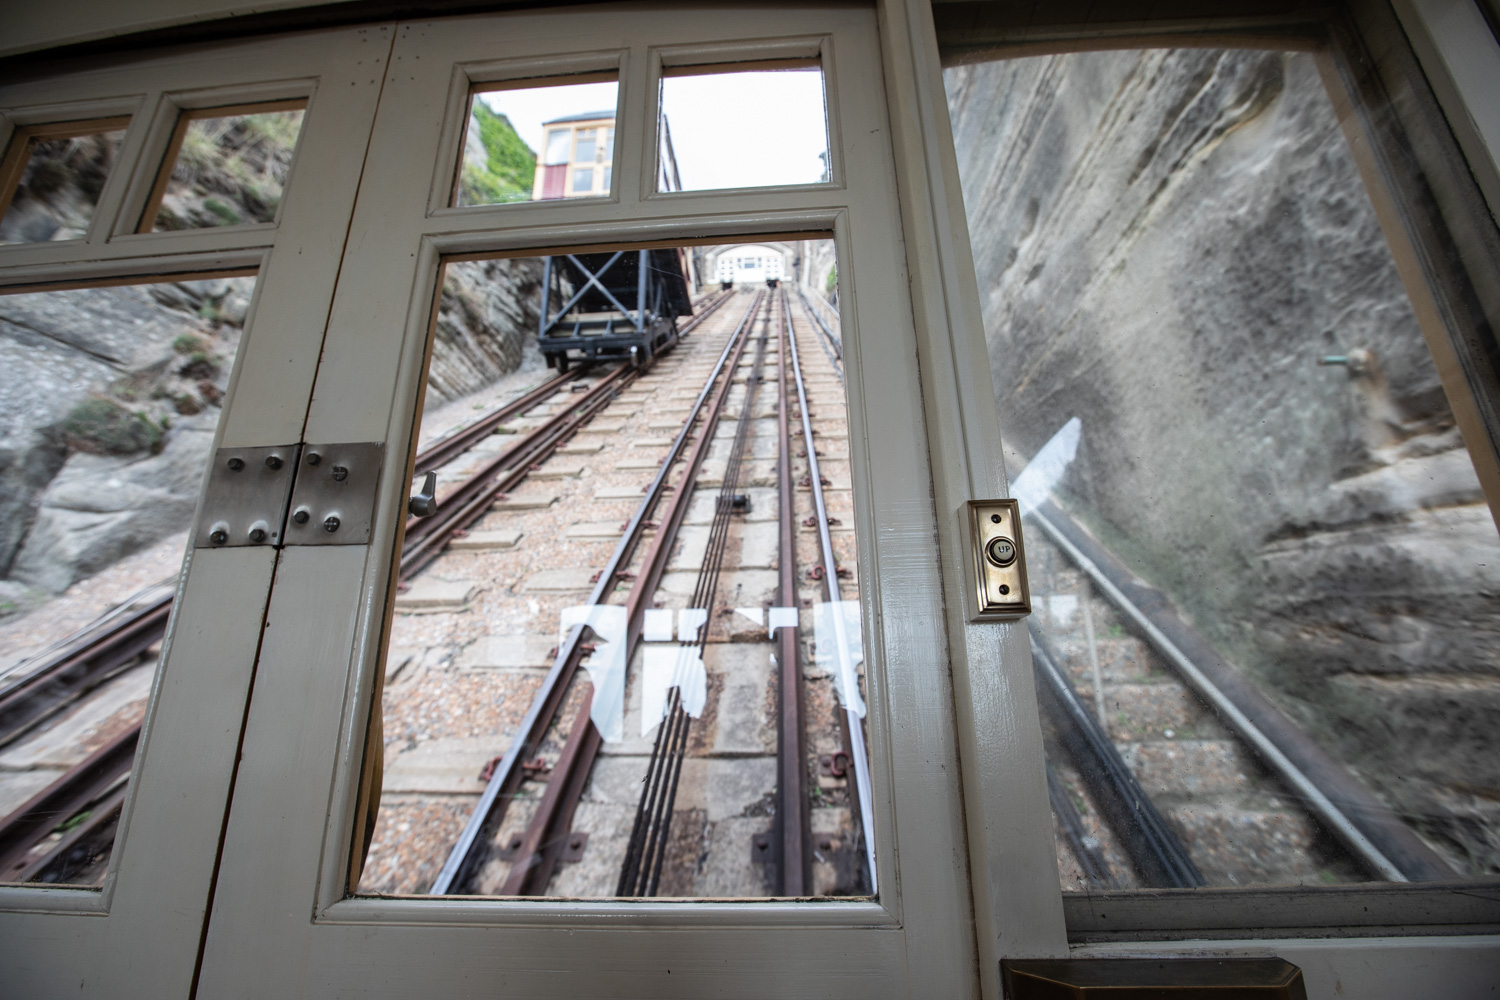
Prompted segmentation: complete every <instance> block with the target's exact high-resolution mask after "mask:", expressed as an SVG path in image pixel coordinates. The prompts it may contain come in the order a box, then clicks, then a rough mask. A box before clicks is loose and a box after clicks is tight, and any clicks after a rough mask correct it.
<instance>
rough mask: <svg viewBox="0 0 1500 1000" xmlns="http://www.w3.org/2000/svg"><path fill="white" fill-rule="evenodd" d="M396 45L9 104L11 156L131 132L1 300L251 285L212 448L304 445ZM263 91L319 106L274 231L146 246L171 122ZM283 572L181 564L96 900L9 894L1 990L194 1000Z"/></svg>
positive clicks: (4, 277) (258, 59)
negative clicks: (242, 746)
mask: <svg viewBox="0 0 1500 1000" xmlns="http://www.w3.org/2000/svg"><path fill="white" fill-rule="evenodd" d="M389 48H390V29H389V27H381V26H375V27H367V28H356V29H340V30H336V31H329V32H320V33H314V34H310V35H307V36H303V37H300V38H296V39H286V40H275V41H256V42H237V43H225V44H220V45H214V46H207V47H204V46H199V47H195V48H193V49H191V50H183V51H176V52H168V53H163V54H158V55H153V56H150V57H147V58H144V59H135V60H112V61H107V64H105V65H98V64H91V65H88V66H77V67H74V66H64V67H59V68H58V70H59V71H58V72H57V73H56V74H55V75H54V74H50V73H49V74H47V75H45V76H38V77H35V78H32V79H29V80H26V81H23V82H15V83H11V84H10V85H7V86H5V87H4V88H0V144H3V143H5V142H6V141H7V140H8V139H9V137H10V135H11V134H12V132H13V130H14V129H15V128H16V127H17V126H24V125H27V124H31V123H34V122H45V121H58V120H70V119H74V118H81V117H96V116H97V113H98V112H99V111H104V110H108V111H111V113H120V112H123V113H126V114H130V115H131V116H132V121H131V124H130V126H129V127H128V129H127V131H126V136H125V138H124V141H123V144H122V146H121V150H120V153H119V156H118V158H117V160H116V163H115V165H114V167H113V169H112V170H111V173H110V176H109V178H108V180H107V181H106V184H105V187H104V190H103V191H102V192H101V197H100V201H99V204H98V205H97V207H96V209H95V213H94V216H93V219H92V222H91V225H90V228H89V232H88V234H87V236H86V237H85V238H83V239H79V240H70V241H63V242H57V243H47V244H29V245H11V246H4V247H0V290H16V289H23V288H24V289H33V288H37V289H40V288H57V287H88V286H91V285H96V284H120V283H136V282H148V281H152V280H174V279H178V280H181V279H184V278H191V277H194V276H199V275H203V274H205V273H219V274H222V273H225V272H234V271H238V272H240V273H246V272H247V271H253V272H254V273H256V275H257V283H256V291H255V295H254V297H253V300H252V303H251V306H250V311H249V314H248V315H247V317H246V321H245V332H244V334H243V336H242V340H241V344H240V349H239V352H238V355H237V357H236V359H235V362H234V366H233V369H232V371H231V375H230V383H229V388H228V391H227V393H226V397H225V401H224V407H223V411H222V414H221V417H220V420H219V423H218V428H217V431H216V434H215V439H214V447H215V448H218V447H221V446H229V447H242V446H257V445H272V444H287V443H289V442H296V441H298V440H300V438H301V432H302V422H303V420H304V418H305V414H306V411H307V404H308V400H309V398H310V395H311V391H312V383H313V373H314V371H315V370H316V366H317V361H318V357H319V353H320V350H321V342H322V336H323V328H324V324H325V322H326V318H327V313H328V309H329V305H330V303H331V299H332V292H333V285H334V277H335V275H336V274H337V271H338V266H339V260H340V257H341V255H342V253H343V242H344V235H345V233H346V232H347V224H348V218H349V214H350V212H351V211H352V209H353V204H354V194H355V190H356V187H357V184H358V178H359V170H360V165H361V163H362V162H363V158H364V148H365V145H366V144H367V142H368V139H369V134H370V127H371V124H372V122H373V119H374V112H375V106H376V103H377V98H378V94H379V89H380V78H381V74H380V73H379V72H376V73H373V74H372V73H371V68H372V66H373V67H383V65H384V61H385V58H386V55H387V53H388V52H389ZM268 92H274V93H277V94H280V95H284V96H299V97H308V98H310V101H309V106H308V110H307V115H306V118H305V121H304V129H303V140H304V141H303V142H302V143H301V144H300V145H299V147H298V150H297V153H296V156H295V159H294V162H293V165H292V173H291V175H290V176H289V178H288V184H287V188H286V193H285V205H284V207H285V209H286V211H285V215H284V217H283V218H282V220H281V221H280V223H279V224H267V225H258V226H243V227H233V228H226V229H223V230H193V231H185V232H173V233H148V234H141V235H134V234H133V232H132V231H133V229H134V228H135V226H134V222H135V221H136V220H138V218H139V215H140V212H141V210H142V207H143V199H144V197H145V196H146V194H147V192H149V189H150V187H151V186H152V182H153V181H154V179H155V176H156V173H157V170H158V169H159V167H160V166H161V164H162V163H163V158H164V156H165V153H166V143H167V141H168V140H169V138H170V135H171V133H172V131H173V130H174V128H175V126H176V122H177V118H178V115H179V112H180V111H181V110H182V109H185V108H190V107H201V106H204V104H205V103H208V104H210V105H212V104H215V103H222V104H230V103H234V102H236V101H238V100H241V99H243V98H246V97H258V96H263V95H264V94H266V93H268ZM200 503H201V499H200ZM276 556H277V553H276V551H275V550H273V549H271V548H229V549H219V550H203V551H193V550H191V549H190V550H189V552H188V554H187V558H186V561H185V564H184V569H183V573H182V575H181V577H180V578H179V581H178V590H177V596H176V600H175V602H174V604H175V606H174V610H173V612H172V617H171V621H170V623H169V626H168V631H167V636H166V639H165V642H164V645H163V651H162V656H161V666H160V667H159V668H158V670H157V672H156V676H155V678H154V681H153V685H152V689H151V695H150V699H149V701H148V703H147V709H146V716H145V722H144V724H143V729H142V735H141V739H140V745H139V749H138V751H137V756H136V762H135V770H134V772H133V774H132V778H131V782H130V785H129V789H128V793H127V796H126V799H125V803H124V807H123V810H122V818H121V820H120V824H119V827H118V832H117V834H116V841H115V848H114V851H113V854H112V856H111V860H110V863H109V868H108V872H107V875H106V877H105V881H104V884H103V887H102V889H101V890H98V891H94V890H84V889H65V888H50V887H41V886H30V885H26V886H0V970H3V972H0V979H3V980H4V982H5V984H6V987H7V988H8V989H9V990H12V991H15V993H16V994H17V995H23V994H24V995H28V996H43V995H51V994H59V995H70V996H79V995H83V996H109V997H119V996H141V997H164V996H186V995H187V994H188V993H189V991H190V989H191V984H192V981H193V975H194V968H195V964H196V962H197V959H198V954H199V949H200V945H201V940H202V935H203V932H204V924H205V920H206V915H207V910H208V900H209V897H210V892H211V887H212V885H213V880H214V875H215V871H216V866H217V861H218V854H219V841H220V835H221V832H222V829H223V823H224V819H225V813H226V809H227V805H228V800H229V789H230V787H231V784H232V781H233V775H234V771H235V766H236V757H237V753H238V749H239V738H240V730H241V722H242V720H243V718H244V714H245V710H246V699H247V698H248V695H249V690H250V686H251V680H252V677H253V673H254V665H255V652H256V648H257V645H258V642H259V638H260V633H261V629H262V625H263V619H264V613H265V609H266V603H267V598H268V595H269V593H270V589H271V582H272V579H273V576H274V574H275V570H276Z"/></svg>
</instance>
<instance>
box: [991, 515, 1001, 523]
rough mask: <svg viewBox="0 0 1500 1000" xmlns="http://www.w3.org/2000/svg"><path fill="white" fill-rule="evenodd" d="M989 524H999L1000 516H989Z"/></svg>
mask: <svg viewBox="0 0 1500 1000" xmlns="http://www.w3.org/2000/svg"><path fill="white" fill-rule="evenodd" d="M990 523H991V524H999V523H1000V515H999V514H991V515H990Z"/></svg>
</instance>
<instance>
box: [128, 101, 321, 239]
mask: <svg viewBox="0 0 1500 1000" xmlns="http://www.w3.org/2000/svg"><path fill="white" fill-rule="evenodd" d="M305 105H306V102H305V101H296V102H289V103H288V104H277V105H261V106H258V107H256V108H236V109H229V108H215V109H213V110H212V111H192V112H187V113H186V114H185V115H184V121H183V123H182V140H181V145H180V146H179V147H178V149H177V156H176V158H175V159H174V160H173V162H172V168H171V172H170V173H167V174H165V175H164V176H163V177H162V178H161V179H160V180H159V181H158V184H157V191H156V192H155V193H154V195H153V199H152V205H154V206H155V210H154V211H148V213H147V216H148V218H150V219H151V220H152V222H151V228H152V229H153V230H154V231H156V232H164V231H167V230H174V229H208V228H213V227H217V226H238V225H246V224H250V223H257V222H274V221H275V220H276V209H277V207H278V206H280V204H281V196H282V193H283V192H284V191H285V190H286V182H287V174H288V172H289V171H290V170H291V166H292V154H293V153H294V152H295V150H296V148H297V136H298V135H299V134H301V131H302V115H303V108H304V107H305Z"/></svg>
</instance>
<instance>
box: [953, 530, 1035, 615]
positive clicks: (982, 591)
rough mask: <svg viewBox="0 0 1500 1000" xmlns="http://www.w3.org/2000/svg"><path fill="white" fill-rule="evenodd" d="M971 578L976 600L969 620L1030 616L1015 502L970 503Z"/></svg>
mask: <svg viewBox="0 0 1500 1000" xmlns="http://www.w3.org/2000/svg"><path fill="white" fill-rule="evenodd" d="M967 513H968V517H969V578H970V580H971V581H972V586H973V593H974V595H975V598H976V600H977V604H976V608H975V610H974V613H973V614H972V615H971V617H970V618H969V620H970V621H975V622H1006V621H1014V620H1015V619H1017V618H1024V617H1026V616H1027V615H1029V614H1031V590H1030V588H1028V587H1027V585H1026V550H1025V548H1024V547H1023V546H1022V544H1021V511H1020V507H1019V505H1018V504H1017V503H1016V501H1014V500H970V501H969V502H968V504H967Z"/></svg>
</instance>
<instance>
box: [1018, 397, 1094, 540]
mask: <svg viewBox="0 0 1500 1000" xmlns="http://www.w3.org/2000/svg"><path fill="white" fill-rule="evenodd" d="M1082 435H1083V421H1081V420H1079V419H1078V418H1077V417H1073V418H1071V419H1070V420H1069V421H1068V422H1067V423H1065V424H1063V425H1062V427H1061V428H1060V429H1059V430H1058V432H1057V433H1056V434H1054V435H1052V438H1051V440H1049V441H1048V442H1047V443H1046V444H1044V445H1042V447H1041V450H1039V451H1038V452H1037V453H1036V454H1035V455H1033V456H1032V458H1031V461H1030V462H1028V463H1026V468H1025V469H1023V470H1022V471H1021V474H1020V475H1019V476H1017V477H1016V481H1015V482H1013V483H1011V486H1010V495H1011V496H1012V497H1014V498H1015V499H1016V500H1019V501H1020V504H1021V514H1022V516H1025V515H1026V514H1029V513H1031V512H1032V511H1034V510H1035V509H1036V508H1037V507H1038V506H1040V505H1041V504H1042V503H1043V501H1045V500H1046V499H1047V498H1048V497H1049V496H1051V495H1052V491H1053V490H1054V489H1056V488H1057V484H1058V483H1060V482H1062V477H1063V473H1065V472H1067V471H1068V466H1069V465H1071V464H1072V462H1073V458H1074V456H1076V455H1077V454H1078V439H1079V438H1080V437H1081V436H1082Z"/></svg>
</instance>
